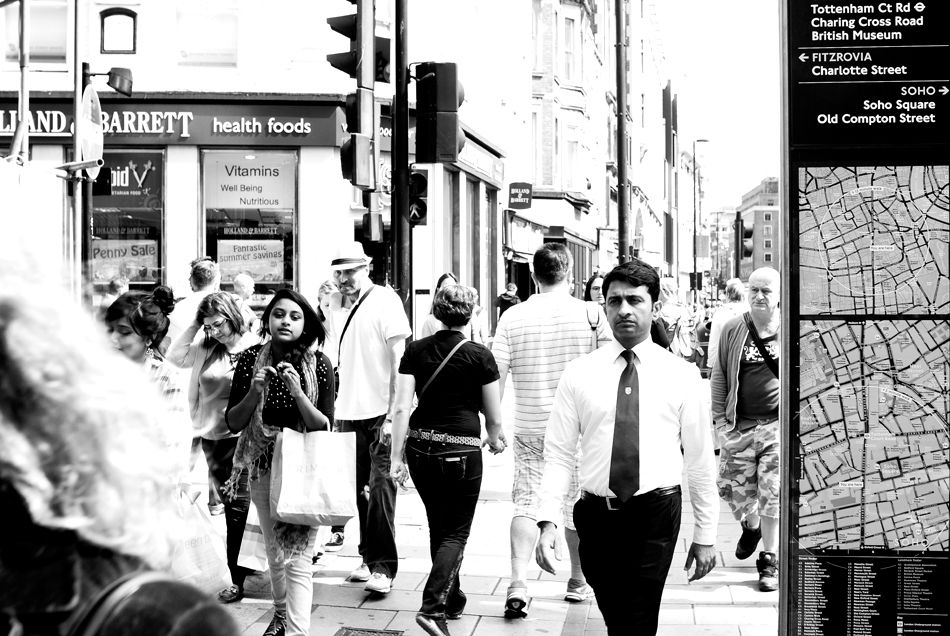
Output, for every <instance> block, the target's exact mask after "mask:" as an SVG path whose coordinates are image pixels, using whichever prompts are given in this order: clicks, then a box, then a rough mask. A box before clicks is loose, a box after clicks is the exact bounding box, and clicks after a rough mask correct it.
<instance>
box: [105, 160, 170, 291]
mask: <svg viewBox="0 0 950 636" xmlns="http://www.w3.org/2000/svg"><path fill="white" fill-rule="evenodd" d="M102 160H103V162H104V165H103V167H102V170H103V171H105V170H108V171H109V176H110V177H111V180H112V187H111V190H112V192H111V194H109V195H107V196H105V195H98V196H94V197H93V199H92V201H93V203H92V205H93V209H92V244H91V246H90V251H89V255H90V258H91V272H92V282H93V285H94V288H95V289H94V291H95V294H96V296H97V297H99V298H102V297H103V296H104V295H107V294H109V289H108V288H109V283H110V282H112V281H117V282H128V286H129V289H131V290H143V291H149V290H151V289H154V288H155V286H156V285H160V284H161V283H162V281H163V279H164V277H163V272H164V262H163V256H164V246H163V240H164V236H163V231H162V229H163V226H164V215H165V195H164V193H165V189H164V181H165V154H164V152H163V151H161V150H106V151H104V152H103V156H102ZM101 177H102V174H101V173H100V179H99V180H100V181H102V178H101ZM97 304H98V303H97Z"/></svg>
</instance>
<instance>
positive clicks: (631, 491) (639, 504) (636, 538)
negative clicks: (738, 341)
mask: <svg viewBox="0 0 950 636" xmlns="http://www.w3.org/2000/svg"><path fill="white" fill-rule="evenodd" d="M603 289H604V298H605V302H606V309H607V322H608V324H609V325H610V328H611V330H612V331H613V335H614V340H613V341H611V342H608V343H607V344H605V345H604V346H602V347H601V348H600V349H597V350H596V351H594V352H593V353H590V354H588V355H585V356H582V357H580V358H578V359H577V360H574V361H573V362H571V363H569V364H568V365H567V368H566V369H565V370H564V374H563V375H562V376H561V382H560V384H558V387H557V393H556V395H555V396H554V405H553V407H552V409H551V417H550V419H549V420H548V426H547V435H546V437H545V442H544V477H543V481H542V483H541V512H540V515H539V516H538V526H539V527H540V528H541V539H540V540H539V541H538V547H537V551H536V558H537V562H538V565H540V566H541V568H542V569H544V570H545V571H547V572H550V573H552V574H553V573H554V571H555V568H554V562H555V559H558V560H559V559H560V558H561V539H560V536H559V535H558V533H557V528H556V526H555V523H556V522H555V521H554V520H555V519H557V518H558V516H559V514H560V507H561V501H562V499H563V497H564V495H565V493H566V492H567V490H568V487H569V484H570V481H571V474H572V471H573V468H574V464H575V461H576V451H577V443H578V439H580V446H581V459H580V474H579V478H580V488H581V496H580V499H578V501H577V503H576V504H574V524H575V525H576V527H577V536H578V539H579V540H580V545H579V552H580V559H581V564H582V565H583V567H584V573H585V574H586V575H587V581H588V583H590V585H591V587H593V588H594V594H595V596H596V598H597V606H598V607H599V608H600V611H601V613H602V614H603V616H604V622H605V623H606V624H607V633H608V634H610V635H611V636H620V635H623V636H627V635H629V634H636V635H637V636H651V635H653V634H656V629H657V622H658V617H659V611H660V600H661V598H662V595H663V586H664V583H665V581H666V575H667V573H668V572H669V569H670V564H671V563H672V559H673V552H674V550H675V548H676V541H677V537H678V536H679V529H680V512H681V504H682V495H681V492H680V481H681V480H682V477H683V464H684V462H685V465H686V474H687V480H688V484H689V491H690V500H691V502H692V507H693V515H694V517H695V526H694V529H693V542H692V544H691V545H690V548H689V552H688V553H687V557H686V569H687V570H688V569H689V568H690V567H691V566H692V565H693V563H694V562H695V564H696V569H695V571H694V572H693V573H692V575H691V576H690V577H689V580H690V581H695V580H697V579H701V578H703V577H704V576H706V574H708V573H709V572H710V571H711V570H712V569H713V568H714V567H715V563H716V549H715V546H714V544H715V540H716V524H717V523H718V520H719V502H718V500H717V498H716V462H715V456H714V454H713V444H712V435H711V431H710V427H709V414H708V411H707V409H706V408H704V406H703V402H702V399H701V398H700V397H699V395H700V391H699V386H700V382H701V380H700V375H699V369H697V368H696V366H695V365H693V364H689V363H688V362H686V361H685V360H683V359H682V358H680V357H679V356H677V355H675V354H673V353H671V352H669V351H667V350H666V349H664V348H662V347H660V346H659V345H657V344H655V343H654V342H653V340H652V339H651V338H650V325H651V324H652V323H653V318H654V312H656V311H658V310H659V309H660V302H659V295H660V281H659V277H658V276H657V274H656V271H654V269H653V268H652V267H650V266H649V265H647V264H646V263H644V262H643V261H640V260H637V259H633V260H632V261H631V262H628V263H625V264H623V265H620V266H619V267H616V268H614V269H613V271H611V272H610V273H609V274H607V275H606V276H605V277H604V283H603Z"/></svg>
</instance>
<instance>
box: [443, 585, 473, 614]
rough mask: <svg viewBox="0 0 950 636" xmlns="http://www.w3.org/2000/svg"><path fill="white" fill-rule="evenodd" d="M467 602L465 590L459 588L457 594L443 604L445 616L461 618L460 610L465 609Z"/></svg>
mask: <svg viewBox="0 0 950 636" xmlns="http://www.w3.org/2000/svg"><path fill="white" fill-rule="evenodd" d="M467 602H468V598H467V597H466V596H465V592H463V591H462V590H459V591H458V596H456V597H455V598H454V599H451V600H449V602H448V603H446V604H445V617H446V618H447V619H449V620H453V621H454V620H456V619H459V618H462V612H464V611H465V603H467Z"/></svg>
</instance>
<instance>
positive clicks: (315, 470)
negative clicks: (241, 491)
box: [270, 428, 356, 526]
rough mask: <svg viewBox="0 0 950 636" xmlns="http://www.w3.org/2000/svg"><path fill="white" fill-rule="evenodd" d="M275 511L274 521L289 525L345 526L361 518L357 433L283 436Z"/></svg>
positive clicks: (274, 482)
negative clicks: (357, 511) (356, 517)
mask: <svg viewBox="0 0 950 636" xmlns="http://www.w3.org/2000/svg"><path fill="white" fill-rule="evenodd" d="M270 507H271V517H273V518H274V519H275V520H277V521H283V522H285V523H295V524H299V525H304V526H321V525H333V526H336V525H340V526H342V525H345V524H346V522H347V521H349V520H350V519H351V518H353V516H355V515H356V433H353V432H349V433H333V432H330V431H312V432H309V433H298V432H297V431H295V430H293V429H289V428H285V429H284V430H283V431H281V432H280V433H279V434H278V435H277V442H276V445H275V446H274V461H273V463H272V465H271V484H270Z"/></svg>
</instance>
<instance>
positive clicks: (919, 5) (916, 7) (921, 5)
mask: <svg viewBox="0 0 950 636" xmlns="http://www.w3.org/2000/svg"><path fill="white" fill-rule="evenodd" d="M926 8H927V6H926V5H925V4H924V3H923V2H918V3H917V4H915V5H914V10H915V11H917V13H923V12H924V9H926Z"/></svg>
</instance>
